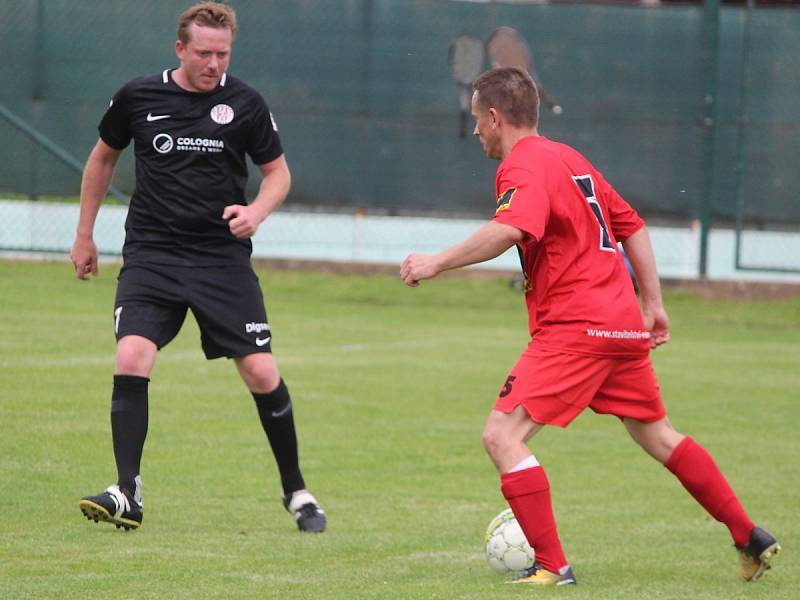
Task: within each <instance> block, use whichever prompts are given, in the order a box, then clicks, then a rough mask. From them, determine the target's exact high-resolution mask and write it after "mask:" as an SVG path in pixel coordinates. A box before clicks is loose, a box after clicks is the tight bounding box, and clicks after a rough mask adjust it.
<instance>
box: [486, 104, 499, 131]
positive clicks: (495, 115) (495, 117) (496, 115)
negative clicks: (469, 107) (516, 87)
mask: <svg viewBox="0 0 800 600" xmlns="http://www.w3.org/2000/svg"><path fill="white" fill-rule="evenodd" d="M489 116H490V117H491V118H492V129H494V128H496V127H497V126H498V125H499V124H500V113H499V112H497V109H496V108H490V109H489Z"/></svg>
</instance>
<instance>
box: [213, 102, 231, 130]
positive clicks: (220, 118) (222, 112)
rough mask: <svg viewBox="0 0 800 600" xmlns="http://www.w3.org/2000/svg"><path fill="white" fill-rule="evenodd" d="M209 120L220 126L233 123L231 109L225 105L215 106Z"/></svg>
mask: <svg viewBox="0 0 800 600" xmlns="http://www.w3.org/2000/svg"><path fill="white" fill-rule="evenodd" d="M211 120H212V121H214V123H219V124H220V125H227V124H228V123H230V122H231V121H233V109H232V108H231V107H230V106H228V105H227V104H217V105H216V106H214V107H213V108H212V109H211Z"/></svg>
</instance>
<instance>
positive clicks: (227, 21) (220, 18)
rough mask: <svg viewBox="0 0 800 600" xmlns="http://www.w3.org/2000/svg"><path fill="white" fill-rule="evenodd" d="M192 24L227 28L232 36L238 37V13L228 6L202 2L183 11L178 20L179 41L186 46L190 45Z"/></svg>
mask: <svg viewBox="0 0 800 600" xmlns="http://www.w3.org/2000/svg"><path fill="white" fill-rule="evenodd" d="M192 23H196V24H197V25H200V26H201V27H214V28H215V29H225V28H227V29H230V30H231V36H232V37H233V38H235V37H236V29H237V27H236V12H235V11H234V10H233V8H231V7H230V6H228V5H227V4H221V3H219V2H201V3H199V4H195V5H194V6H190V7H189V8H187V9H186V10H185V11H183V13H182V14H181V16H180V17H179V18H178V39H179V40H180V41H181V42H183V44H184V45H185V44H188V43H189V26H190V25H191V24H192Z"/></svg>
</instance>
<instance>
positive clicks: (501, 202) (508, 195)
mask: <svg viewBox="0 0 800 600" xmlns="http://www.w3.org/2000/svg"><path fill="white" fill-rule="evenodd" d="M516 192H517V188H508V189H507V190H506V191H505V192H503V193H502V194H500V195H499V196H498V197H497V209H496V210H495V211H494V214H497V213H499V212H501V211H503V210H506V209H507V208H510V207H511V199H512V198H513V197H514V194H515V193H516Z"/></svg>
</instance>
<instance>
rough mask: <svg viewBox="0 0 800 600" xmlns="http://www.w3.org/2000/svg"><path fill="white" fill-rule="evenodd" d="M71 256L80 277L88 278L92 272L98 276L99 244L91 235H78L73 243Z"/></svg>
mask: <svg viewBox="0 0 800 600" xmlns="http://www.w3.org/2000/svg"><path fill="white" fill-rule="evenodd" d="M69 258H70V260H71V261H72V264H73V265H74V267H75V275H77V277H78V279H83V280H88V279H89V274H90V273H91V274H92V275H94V276H95V277H97V273H98V272H99V269H98V267H97V246H96V245H95V243H94V240H93V239H92V238H91V237H84V236H78V237H76V238H75V243H74V244H72V250H70V252H69Z"/></svg>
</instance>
